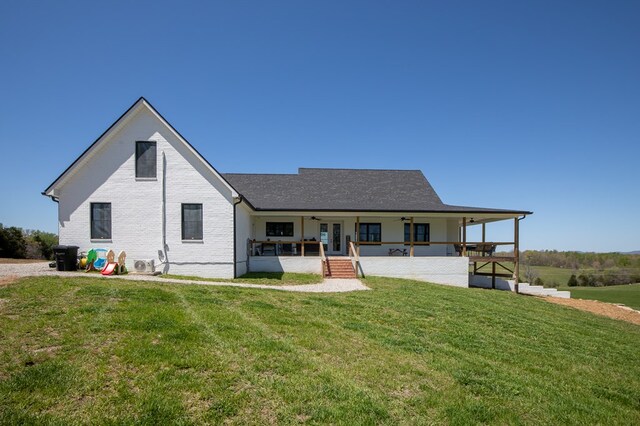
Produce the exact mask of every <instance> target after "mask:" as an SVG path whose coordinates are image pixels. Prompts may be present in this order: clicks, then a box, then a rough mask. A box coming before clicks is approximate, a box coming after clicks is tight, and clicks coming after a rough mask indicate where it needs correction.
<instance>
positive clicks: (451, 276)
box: [360, 256, 469, 287]
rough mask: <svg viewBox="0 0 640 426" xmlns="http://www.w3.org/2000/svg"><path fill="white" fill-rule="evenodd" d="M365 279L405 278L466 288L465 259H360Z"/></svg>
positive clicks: (467, 263)
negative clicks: (369, 276)
mask: <svg viewBox="0 0 640 426" xmlns="http://www.w3.org/2000/svg"><path fill="white" fill-rule="evenodd" d="M360 265H361V267H362V271H363V272H364V274H365V276H366V275H375V276H380V277H395V278H408V279H415V280H421V281H428V282H432V283H436V284H445V285H451V286H455V287H469V272H468V271H469V258H467V257H458V256H452V257H393V256H391V257H389V256H387V257H382V256H380V257H360Z"/></svg>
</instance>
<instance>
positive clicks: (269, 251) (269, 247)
mask: <svg viewBox="0 0 640 426" xmlns="http://www.w3.org/2000/svg"><path fill="white" fill-rule="evenodd" d="M261 254H262V256H275V255H276V245H275V244H272V243H262V250H261Z"/></svg>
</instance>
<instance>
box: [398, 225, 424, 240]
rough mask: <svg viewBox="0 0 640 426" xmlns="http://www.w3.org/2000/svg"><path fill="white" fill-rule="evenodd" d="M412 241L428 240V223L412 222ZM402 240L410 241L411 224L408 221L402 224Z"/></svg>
mask: <svg viewBox="0 0 640 426" xmlns="http://www.w3.org/2000/svg"><path fill="white" fill-rule="evenodd" d="M413 241H414V242H416V243H428V242H429V224H428V223H414V224H413ZM404 242H405V243H410V242H411V225H410V224H409V223H405V224H404Z"/></svg>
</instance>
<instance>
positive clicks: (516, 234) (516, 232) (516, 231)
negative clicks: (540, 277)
mask: <svg viewBox="0 0 640 426" xmlns="http://www.w3.org/2000/svg"><path fill="white" fill-rule="evenodd" d="M513 245H514V247H513V263H514V266H515V267H514V269H513V275H514V277H513V278H514V280H515V290H516V293H518V290H519V288H520V285H519V283H520V220H519V219H518V218H517V217H516V218H515V219H514V220H513Z"/></svg>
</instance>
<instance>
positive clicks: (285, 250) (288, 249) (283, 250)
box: [278, 243, 293, 256]
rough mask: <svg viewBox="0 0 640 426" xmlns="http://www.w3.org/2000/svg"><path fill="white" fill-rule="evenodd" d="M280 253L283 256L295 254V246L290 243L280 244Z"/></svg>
mask: <svg viewBox="0 0 640 426" xmlns="http://www.w3.org/2000/svg"><path fill="white" fill-rule="evenodd" d="M278 254H279V255H282V256H291V255H292V254H293V246H292V244H290V243H286V244H280V247H279V250H278Z"/></svg>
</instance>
